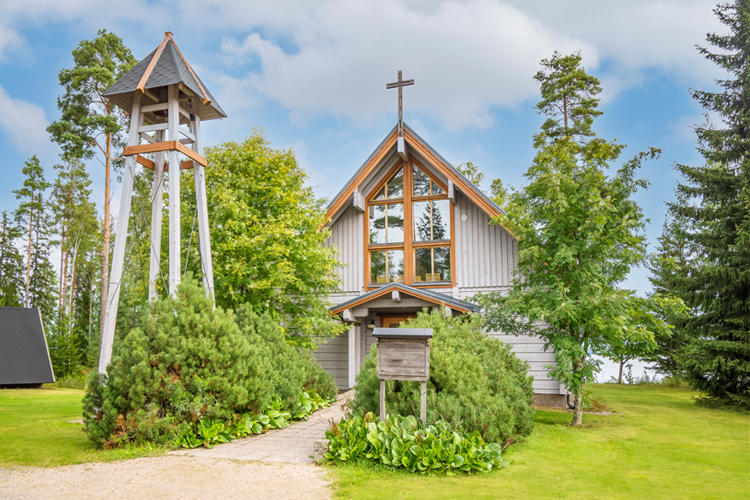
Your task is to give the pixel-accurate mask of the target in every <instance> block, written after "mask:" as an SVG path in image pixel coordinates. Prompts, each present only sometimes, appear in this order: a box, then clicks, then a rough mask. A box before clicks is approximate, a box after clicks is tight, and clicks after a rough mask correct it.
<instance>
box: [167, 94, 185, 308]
mask: <svg viewBox="0 0 750 500" xmlns="http://www.w3.org/2000/svg"><path fill="white" fill-rule="evenodd" d="M178 94H179V89H178V87H177V85H170V86H169V91H168V95H169V104H168V110H169V130H168V132H169V135H168V137H169V139H168V140H170V141H179V140H180V137H179V128H180V102H179V100H178ZM167 156H168V158H169V293H170V294H171V295H175V294H176V293H177V286H178V285H179V284H180V278H181V277H182V269H180V161H179V158H178V156H177V151H175V150H172V151H169V152H168V153H167Z"/></svg>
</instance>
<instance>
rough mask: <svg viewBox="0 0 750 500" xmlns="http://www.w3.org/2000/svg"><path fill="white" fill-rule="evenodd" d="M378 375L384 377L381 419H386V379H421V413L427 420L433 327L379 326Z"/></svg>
mask: <svg viewBox="0 0 750 500" xmlns="http://www.w3.org/2000/svg"><path fill="white" fill-rule="evenodd" d="M372 335H373V336H374V337H375V338H376V339H377V376H378V379H379V380H380V420H381V421H382V420H385V417H386V408H385V381H386V380H407V381H417V382H420V396H421V397H420V417H421V419H422V423H423V424H426V423H427V381H428V380H429V379H430V339H431V338H432V329H429V328H375V329H374V330H373V333H372Z"/></svg>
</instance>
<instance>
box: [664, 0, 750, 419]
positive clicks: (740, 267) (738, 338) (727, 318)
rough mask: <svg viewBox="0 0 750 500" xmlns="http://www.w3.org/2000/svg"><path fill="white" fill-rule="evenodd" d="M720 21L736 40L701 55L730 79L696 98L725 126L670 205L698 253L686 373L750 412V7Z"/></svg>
mask: <svg viewBox="0 0 750 500" xmlns="http://www.w3.org/2000/svg"><path fill="white" fill-rule="evenodd" d="M714 13H715V14H716V16H717V17H718V18H719V20H720V21H721V22H722V23H723V24H724V25H726V26H728V27H729V33H728V34H726V35H719V34H715V33H714V34H708V36H707V40H708V42H709V43H710V44H711V45H713V46H714V47H716V48H717V49H719V50H718V51H717V52H711V51H710V50H709V49H708V48H705V47H699V48H698V50H699V52H700V53H701V54H703V55H704V56H705V57H706V58H707V59H708V60H710V61H712V62H713V63H715V64H717V65H718V66H719V67H721V68H722V69H724V70H726V71H727V73H728V74H729V78H728V79H725V80H718V81H717V83H718V85H719V87H720V90H719V91H718V92H712V91H705V90H693V91H691V93H692V96H693V98H694V99H696V100H697V101H698V102H699V103H700V104H701V106H703V108H704V109H706V111H708V112H713V113H716V115H717V116H718V117H719V118H720V119H721V122H722V123H721V125H716V124H711V123H706V124H704V125H701V126H698V127H696V128H695V132H696V135H697V138H698V144H699V145H698V151H699V152H700V153H701V155H702V156H703V157H704V159H705V164H704V165H701V166H697V167H694V166H688V165H677V166H676V169H677V170H678V171H679V172H680V173H681V174H682V176H683V177H684V179H685V182H684V183H679V184H678V186H677V192H678V194H679V195H680V197H679V198H678V200H677V202H675V203H672V204H670V205H669V209H670V211H671V212H672V214H673V215H674V216H675V217H680V218H682V219H683V220H684V221H685V223H686V230H685V238H686V239H687V241H688V242H689V243H690V245H691V246H692V247H693V249H694V250H695V252H696V254H695V255H694V256H693V257H692V259H691V266H690V269H689V270H688V272H687V273H686V275H685V276H684V284H682V285H681V286H680V290H679V294H680V295H681V296H682V298H683V299H684V300H685V302H686V303H687V304H688V305H689V307H690V309H691V311H692V316H691V318H690V320H689V321H688V322H687V324H686V326H685V328H686V331H687V332H688V333H689V335H690V341H689V343H688V345H687V346H686V347H685V352H684V362H683V364H682V367H683V368H684V370H685V372H686V375H687V378H688V380H689V381H690V383H691V384H692V385H693V386H694V387H695V388H696V389H698V390H701V391H703V392H704V393H705V394H706V395H707V396H708V398H709V401H713V402H717V403H728V404H731V405H736V406H739V407H743V408H750V0H736V1H735V2H733V3H730V4H723V5H719V6H718V7H716V9H714Z"/></svg>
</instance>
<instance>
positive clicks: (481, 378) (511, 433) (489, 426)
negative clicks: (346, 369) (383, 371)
mask: <svg viewBox="0 0 750 500" xmlns="http://www.w3.org/2000/svg"><path fill="white" fill-rule="evenodd" d="M408 326H409V327H411V328H432V329H433V338H432V340H430V380H429V381H428V382H427V421H428V422H437V421H438V420H445V421H447V422H448V423H450V424H451V425H452V426H453V427H454V428H455V429H460V428H461V427H463V428H465V429H466V430H468V431H469V432H474V431H478V432H479V433H480V435H481V437H482V438H483V439H484V440H485V441H487V442H498V443H506V442H512V441H515V440H517V439H519V438H521V437H523V436H528V435H529V434H531V431H532V429H533V425H532V418H533V415H534V409H533V406H532V404H533V396H534V391H533V387H532V377H530V376H529V375H528V373H527V370H528V367H527V364H526V363H525V362H523V361H521V360H519V359H518V358H517V357H516V356H515V354H513V353H512V352H511V350H510V347H509V346H508V345H506V344H504V343H502V342H501V341H500V340H498V339H496V338H493V337H490V336H487V335H485V334H483V333H482V321H481V318H480V317H479V316H477V315H469V316H461V317H456V318H446V317H445V316H444V315H442V314H441V313H440V312H439V311H433V312H432V313H431V314H428V313H426V312H422V313H419V315H418V317H417V318H416V319H412V320H410V321H409V323H408ZM386 385H387V399H386V406H387V408H388V412H389V413H390V412H393V413H396V414H400V415H409V414H411V415H419V410H420V383H419V382H402V381H388V382H387V383H386ZM356 389H357V392H356V396H355V399H354V400H353V401H352V402H351V403H350V405H351V407H352V408H353V409H358V408H361V409H362V410H364V411H365V412H370V411H372V412H379V409H380V399H379V398H380V396H379V394H380V392H379V391H380V382H379V380H378V378H377V373H376V349H375V346H373V348H372V350H371V352H370V354H369V355H368V356H367V358H365V363H364V366H363V367H362V370H361V371H360V374H359V375H358V377H357V385H356Z"/></svg>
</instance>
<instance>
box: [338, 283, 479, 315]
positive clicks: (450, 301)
mask: <svg viewBox="0 0 750 500" xmlns="http://www.w3.org/2000/svg"><path fill="white" fill-rule="evenodd" d="M394 291H399V292H401V293H403V294H404V295H408V296H410V297H416V298H418V299H422V300H424V301H426V302H431V303H433V304H435V305H441V304H445V305H446V306H447V307H450V308H451V309H454V310H456V311H460V312H464V313H467V312H479V311H480V309H481V308H480V307H479V306H478V305H476V304H472V303H471V302H465V301H462V300H458V299H454V298H453V297H451V296H449V295H445V294H442V293H439V292H433V291H432V290H426V289H424V288H416V287H413V286H409V285H405V284H403V283H390V284H388V285H385V286H381V287H379V288H377V289H375V290H373V291H371V292H368V293H366V294H364V295H359V296H357V297H354V298H353V299H351V300H347V301H346V302H342V303H341V304H337V305H335V306H333V307H331V309H330V311H331V313H332V314H340V313H342V312H343V311H345V310H346V309H349V308H352V307H357V306H361V305H365V304H367V303H368V302H370V301H371V300H375V299H377V298H380V297H383V296H386V295H389V294H390V293H391V292H394Z"/></svg>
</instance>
